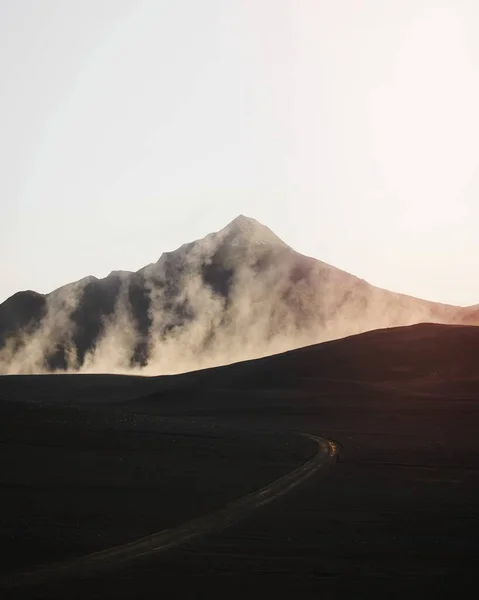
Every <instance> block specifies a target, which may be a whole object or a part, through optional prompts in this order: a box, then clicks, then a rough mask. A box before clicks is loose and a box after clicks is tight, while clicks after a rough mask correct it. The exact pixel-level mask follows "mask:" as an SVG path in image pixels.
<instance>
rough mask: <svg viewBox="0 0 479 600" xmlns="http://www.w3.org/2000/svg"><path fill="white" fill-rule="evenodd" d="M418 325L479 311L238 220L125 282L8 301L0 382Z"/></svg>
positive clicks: (1, 327)
mask: <svg viewBox="0 0 479 600" xmlns="http://www.w3.org/2000/svg"><path fill="white" fill-rule="evenodd" d="M419 322H436V323H468V324H475V323H479V309H478V307H471V308H469V309H463V308H459V307H454V306H448V305H443V304H437V303H432V302H426V301H423V300H419V299H416V298H412V297H408V296H404V295H401V294H395V293H393V292H389V291H386V290H382V289H379V288H376V287H374V286H371V285H369V284H368V283H367V282H365V281H364V280H361V279H358V278H357V277H354V276H353V275H350V274H348V273H346V272H344V271H341V270H339V269H336V268H335V267H332V266H330V265H328V264H326V263H323V262H321V261H318V260H315V259H313V258H309V257H306V256H303V255H301V254H299V253H297V252H295V251H294V250H293V249H292V248H291V247H289V246H288V245H286V244H285V243H284V242H282V241H281V240H280V239H279V238H278V237H277V236H276V235H275V234H274V233H273V232H272V231H270V230H269V229H268V228H267V227H265V226H263V225H261V224H260V223H258V222H257V221H255V220H254V219H249V218H247V217H243V216H240V217H238V218H236V219H235V220H234V221H233V222H232V223H230V224H229V225H228V226H227V227H225V228H224V229H222V230H221V231H219V232H216V233H212V234H210V235H208V236H206V237H205V238H204V239H202V240H198V241H195V242H192V243H189V244H185V245H183V246H181V247H180V248H179V249H178V250H176V251H174V252H166V253H164V254H163V255H162V256H161V257H160V259H159V260H158V261H157V262H156V263H153V264H150V265H148V266H146V267H144V268H143V269H140V270H139V271H138V272H136V273H132V272H124V271H114V272H112V273H110V275H108V277H106V278H104V279H97V278H95V277H87V278H85V279H82V280H80V281H78V282H75V283H71V284H68V285H66V286H64V287H61V288H59V289H57V290H55V291H53V292H52V293H50V294H48V295H41V294H37V293H35V292H32V291H26V292H20V293H18V294H15V295H14V296H12V297H11V298H9V299H8V300H7V301H6V302H4V303H3V304H2V305H0V373H34V372H37V373H38V372H46V371H59V370H60V371H64V370H73V371H86V372H126V371H130V370H141V371H142V372H143V373H145V374H160V373H175V372H180V371H185V370H191V369H197V368H201V367H206V366H214V365H218V364H225V363H230V362H234V361H238V360H243V359H249V358H255V357H259V356H263V355H267V354H272V353H275V352H280V351H283V350H287V349H291V348H295V347H299V346H304V345H307V344H312V343H316V342H320V341H325V340H329V339H334V338H339V337H344V336H346V335H350V334H354V333H359V332H362V331H367V330H371V329H378V328H382V327H391V326H397V325H409V324H413V323H419Z"/></svg>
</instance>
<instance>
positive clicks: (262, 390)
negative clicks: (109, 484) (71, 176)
mask: <svg viewBox="0 0 479 600" xmlns="http://www.w3.org/2000/svg"><path fill="white" fill-rule="evenodd" d="M478 351H479V330H478V329H477V328H474V327H447V326H433V325H421V326H414V327H410V328H398V329H391V330H384V331H377V332H371V333H368V334H363V335H360V336H356V337H353V338H349V339H345V340H341V341H337V342H331V343H328V344H323V345H320V346H314V347H310V348H306V349H303V350H298V351H294V352H291V353H288V354H284V355H280V356H277V357H271V358H267V359H263V360H260V361H254V362H250V363H241V364H238V365H232V366H230V367H224V368H221V369H213V370H210V371H205V372H201V373H192V374H188V375H185V376H179V377H176V378H160V379H151V380H138V382H137V383H134V382H133V381H132V380H129V381H130V383H129V384H128V385H130V386H131V393H130V392H128V394H126V393H125V394H123V397H122V398H121V399H120V400H119V402H118V403H117V404H115V402H114V396H115V394H114V393H113V392H111V393H110V392H108V389H109V387H108V386H113V387H111V388H110V389H114V388H115V386H118V382H119V380H117V379H115V378H112V379H108V378H105V379H97V380H96V381H95V380H90V382H89V383H88V380H87V379H80V380H79V379H77V378H76V377H71V378H64V379H58V378H50V377H48V378H44V379H42V381H41V382H39V381H36V382H35V379H28V378H6V379H3V380H0V393H1V395H2V396H3V397H8V398H9V402H7V403H3V404H2V406H3V409H2V410H3V411H4V415H3V418H2V438H3V439H5V435H7V436H8V435H11V438H10V439H7V440H6V441H7V442H8V443H7V444H6V445H4V447H6V448H7V451H8V452H10V454H9V455H8V456H7V457H6V458H5V459H4V461H3V462H2V464H5V465H7V467H8V465H12V464H13V463H14V462H15V461H17V462H18V461H20V463H21V464H22V465H23V466H22V468H21V469H20V471H19V472H20V473H23V475H22V476H24V477H26V478H27V479H28V478H29V482H30V483H29V485H30V486H32V489H33V488H35V486H36V487H37V488H38V486H40V487H41V485H44V481H45V478H48V467H47V464H48V461H47V460H43V459H42V457H41V455H40V454H38V453H37V452H35V454H36V457H35V460H36V461H37V462H36V463H35V465H36V466H35V468H34V469H32V472H29V471H28V469H27V468H26V467H25V463H28V460H26V457H27V455H26V454H25V453H24V450H23V449H22V450H19V449H18V446H19V445H21V444H20V442H19V438H21V436H22V435H26V436H27V437H28V436H30V439H31V438H32V436H34V435H38V436H40V437H42V436H44V437H43V438H42V439H52V435H53V437H55V436H56V439H57V440H59V445H58V448H57V450H54V449H53V447H50V449H49V450H48V451H49V452H51V453H52V455H54V456H56V455H58V454H61V453H64V452H65V447H66V446H68V444H69V443H70V442H71V443H72V444H73V445H74V442H73V441H72V440H74V439H75V436H77V437H78V439H80V438H81V440H82V441H81V443H80V442H79V444H80V445H81V446H82V448H83V449H84V451H85V452H86V451H87V450H86V449H87V448H89V447H90V446H91V449H92V457H94V458H92V459H91V461H93V462H89V463H87V462H85V461H87V460H88V459H87V458H86V457H85V455H84V454H83V455H82V456H81V457H77V462H76V463H75V472H76V473H77V477H79V478H80V479H81V477H82V476H83V475H81V474H82V473H83V471H82V465H85V464H89V466H90V469H91V472H89V474H88V477H89V478H95V477H98V479H99V480H101V479H102V477H103V478H106V479H108V480H109V481H113V480H114V478H115V477H117V478H118V480H121V478H122V477H123V478H126V479H127V487H128V489H129V493H131V494H132V495H131V501H130V504H129V505H128V510H127V509H126V508H125V504H124V503H123V504H122V501H119V500H120V498H122V497H124V495H125V494H124V492H122V493H119V491H118V490H115V491H111V494H110V495H108V494H107V495H106V496H103V492H102V493H96V495H95V494H93V495H92V496H91V497H90V502H91V504H90V505H89V506H90V508H89V509H88V510H89V511H90V512H88V511H87V513H88V514H85V517H84V522H83V523H80V526H79V529H78V531H79V536H80V537H81V538H83V542H82V544H83V545H82V544H79V545H78V546H77V547H76V549H75V553H81V552H86V551H87V549H89V550H90V551H91V550H93V549H94V547H95V542H94V538H93V536H91V535H89V534H88V530H89V528H92V523H94V522H95V519H97V520H98V521H99V524H97V529H98V530H100V531H107V532H108V531H109V532H110V533H108V535H110V536H117V539H120V538H121V537H123V539H124V540H126V539H127V538H128V536H129V535H131V534H132V532H133V531H132V530H133V529H134V528H135V527H138V524H139V523H141V527H145V528H148V525H149V526H150V527H151V529H150V531H149V532H152V531H155V530H158V528H161V527H164V526H167V527H169V526H171V524H173V523H174V521H175V518H176V519H177V522H176V523H175V524H177V523H178V519H183V518H185V519H186V518H187V517H188V515H189V516H193V513H195V511H196V514H200V513H201V511H206V510H210V509H212V508H214V506H219V505H221V504H222V503H223V502H229V501H231V500H232V499H234V497H236V498H237V497H239V496H240V495H241V494H242V493H243V492H246V493H247V491H246V490H247V489H248V488H249V489H252V488H255V489H258V488H260V487H261V486H262V485H264V484H265V483H266V480H272V479H274V478H275V477H277V476H281V475H282V474H283V473H285V472H286V471H288V469H289V470H291V469H292V468H294V466H293V464H296V465H297V464H298V463H300V462H301V461H304V460H305V459H307V458H309V457H310V456H311V454H312V453H313V452H314V450H313V449H312V448H311V446H308V444H307V441H306V440H304V439H303V438H301V437H300V436H298V435H296V434H293V433H287V432H294V431H304V432H308V433H311V434H313V435H321V436H325V437H326V438H330V439H333V440H336V441H337V442H338V443H339V444H340V459H339V462H338V463H337V464H335V465H334V467H333V468H331V469H329V470H328V472H327V473H326V474H325V476H323V477H311V478H309V479H308V480H307V481H306V482H304V483H303V484H302V485H301V486H299V487H297V488H295V489H294V490H292V491H291V492H290V493H288V494H287V495H284V496H282V497H281V498H279V499H277V500H276V501H275V502H273V503H271V504H268V505H265V506H263V507H260V508H258V509H257V510H256V511H255V512H253V513H251V514H250V515H249V516H248V517H246V518H245V519H244V520H241V521H238V522H237V523H235V524H234V525H232V526H231V527H229V528H227V529H224V530H222V531H217V532H213V533H210V534H206V535H204V536H202V537H199V538H197V539H195V540H192V541H190V542H188V543H185V544H184V545H181V546H178V547H177V548H175V549H172V550H170V551H167V552H164V553H161V554H157V555H153V556H149V557H146V558H144V559H142V560H138V561H135V562H132V563H131V564H122V565H121V568H118V569H115V568H114V566H112V568H111V569H110V570H106V571H103V572H100V573H96V574H91V575H89V576H85V577H80V578H78V577H73V578H64V579H60V580H52V581H49V582H45V583H43V584H41V585H39V586H36V587H24V588H17V589H9V590H8V593H9V594H12V596H14V597H19V598H20V597H25V598H40V597H43V598H64V597H68V598H153V597H158V595H159V594H161V593H163V592H165V591H166V590H168V589H169V590H173V592H174V595H176V596H178V597H194V596H195V595H196V594H198V595H202V596H206V595H207V596H208V597H244V595H245V594H248V595H252V596H253V597H259V596H260V595H265V594H268V595H270V594H275V595H279V594H281V593H283V594H284V593H286V594H288V595H290V594H291V595H294V596H295V597H312V598H318V597H319V598H329V597H331V598H335V597H346V596H349V595H350V594H351V593H355V594H356V595H358V594H359V595H360V596H361V595H366V594H367V595H369V596H375V597H382V596H383V595H384V594H388V596H390V597H403V594H405V593H408V594H409V595H410V596H411V595H412V596H413V597H422V598H424V597H434V598H442V597H449V596H450V595H451V594H455V595H457V594H458V593H460V592H461V591H462V590H463V589H464V590H465V589H466V588H467V586H470V585H471V584H475V583H477V575H476V571H477V567H478V566H479V565H478V559H477V556H476V554H477V553H476V547H477V537H478V533H479V527H478V524H479V503H478V500H479V470H478V469H479V449H478V444H477V425H478V423H479V419H478V418H479V397H478V392H479V377H478V374H477V362H476V361H477V356H478ZM100 385H102V386H103V388H102V391H101V394H99V396H95V392H94V390H95V388H96V387H97V386H100ZM49 386H51V388H50V389H51V390H52V391H51V392H49ZM135 386H137V390H138V395H137V396H136V395H135ZM79 387H83V389H84V390H85V389H88V390H89V391H88V394H86V393H84V396H83V397H84V402H86V403H88V405H89V408H88V410H82V411H79V410H78V409H72V408H65V407H63V406H61V405H60V404H61V400H62V398H61V396H62V394H60V393H59V389H61V390H62V392H63V395H64V398H66V399H67V398H68V397H70V398H72V397H73V396H72V394H73V395H75V394H76V398H75V402H80V400H81V393H79V392H78V389H79ZM127 387H128V386H127ZM98 389H99V388H98ZM126 396H128V397H126ZM47 397H51V398H52V399H53V400H55V402H56V403H57V405H56V406H50V407H49V408H46V407H45V406H44V404H45V399H46V398H47ZM102 397H103V398H105V399H106V400H107V401H108V403H107V404H102V402H101V399H102ZM27 398H30V399H31V400H32V402H33V404H31V405H25V404H23V403H22V404H18V401H19V400H21V399H27ZM35 400H36V402H35ZM40 405H43V406H40ZM5 407H8V410H9V411H10V414H8V410H7V408H5ZM25 407H28V410H29V411H31V412H30V414H29V417H28V419H30V424H31V429H30V430H29V429H28V427H26V425H25V423H26V421H25V419H26V420H27V421H28V419H27V418H26V417H25V410H26V408H25ZM16 411H17V412H16ZM91 411H94V412H93V413H92V412H91ZM52 414H55V415H57V416H56V417H55V419H57V420H58V421H59V423H54V429H55V433H54V434H52V430H51V429H48V427H49V425H48V421H49V420H50V421H51V420H52V417H51V416H47V415H52ZM60 414H62V415H65V416H64V417H63V416H62V417H59V416H58V415H60ZM89 414H90V415H91V414H94V415H95V417H94V418H93V417H92V418H91V423H99V422H102V423H103V425H102V434H101V436H99V439H101V442H100V441H99V440H98V439H97V438H95V434H94V431H95V427H94V426H93V425H91V423H90V424H89V422H88V419H89V418H90V417H87V415H89ZM73 415H75V416H73ZM122 415H123V416H122ZM133 415H136V416H133ZM62 419H63V420H64V421H62ZM85 419H86V421H85ZM121 419H124V423H129V424H128V426H126V425H125V424H122V426H121V427H120V428H119V429H118V432H117V431H116V429H115V427H116V426H115V427H111V426H110V425H108V423H110V422H115V423H119V422H120V421H121ZM22 420H23V421H22ZM66 422H67V423H68V426H67V423H66ZM131 422H134V423H135V425H134V426H132V425H131ZM15 423H17V425H18V427H17V429H15ZM60 424H61V427H60V426H59V425H60ZM52 427H53V426H52ZM65 427H67V428H66V429H65ZM134 428H137V434H138V432H139V431H140V430H141V431H142V432H143V433H142V435H141V436H140V435H136V437H135V434H134V433H133V432H132V431H131V430H132V429H134ZM210 428H211V429H210ZM168 429H169V431H170V432H172V431H174V432H175V435H174V436H171V437H170V442H166V441H165V440H166V438H167V437H168V436H167V435H166V434H167V433H168ZM107 430H108V431H110V430H111V431H110V433H109V436H110V437H108V436H106V437H105V435H104V432H105V431H107ZM193 430H194V431H195V434H197V435H198V437H196V438H192V437H190V438H188V439H189V440H193V439H194V440H195V441H194V442H193V441H191V445H188V444H190V442H188V443H186V442H184V443H183V441H182V442H181V448H182V450H181V451H180V453H179V454H178V449H177V448H175V449H173V447H172V446H173V442H171V439H174V438H175V437H176V439H177V440H178V439H180V437H181V436H180V435H178V432H181V433H182V434H183V433H184V434H186V433H189V434H191V433H192V431H193ZM25 431H27V432H28V431H30V433H27V434H25V433H24V432H25ZM33 431H35V434H34V433H33ZM62 431H65V432H67V433H66V434H65V439H64V440H63V441H62V440H61V432H62ZM146 431H150V434H149V435H147V434H146ZM207 432H208V434H207ZM212 432H215V433H214V435H215V436H217V437H216V438H215V441H214V442H213V441H210V442H208V441H207V440H208V439H210V438H208V437H207V435H211V434H212ZM14 438H15V439H16V440H17V442H18V445H17V446H15V439H14ZM147 438H148V440H152V441H149V442H145V440H146V439H147ZM182 439H185V438H184V437H183V438H182ZM95 440H96V441H95ZM140 440H142V441H141V443H140ZM300 440H301V441H300ZM24 441H25V440H24ZM174 443H177V442H174ZM95 444H96V445H95ZM208 444H210V446H208ZM99 446H100V447H101V451H100V450H99ZM140 448H141V450H140ZM94 449H95V450H94ZM68 452H69V453H70V454H69V456H73V455H74V453H73V449H72V448H70V449H69V450H68ZM55 453H56V454H55ZM106 455H109V456H110V460H112V461H113V462H114V460H113V458H111V457H123V460H126V461H127V464H128V466H127V467H126V468H121V467H119V466H118V467H117V471H116V475H114V474H112V473H114V472H112V470H111V469H112V468H113V467H112V464H113V462H112V463H111V464H110V463H108V460H106V459H105V458H104V457H105V456H106ZM4 456H5V455H4ZM97 457H101V460H98V459H97ZM55 460H59V459H55ZM22 461H23V462H22ZM102 461H106V462H102ZM128 461H131V462H128ZM68 462H69V463H70V461H68ZM172 465H176V467H174V468H173V467H172ZM180 466H181V476H179V477H177V478H176V479H175V475H174V473H176V472H178V471H177V469H178V468H180ZM156 471H158V475H157V477H158V479H157V480H155V479H154V478H155V472H156ZM5 472H7V473H8V468H7V471H5V470H4V469H2V473H5ZM65 472H66V473H67V472H69V469H67V468H66V467H65ZM50 475H51V474H50ZM85 477H86V476H85ZM2 478H3V486H2V490H3V494H4V496H3V498H5V495H7V496H8V494H12V493H13V491H12V490H14V489H15V485H16V486H17V489H18V487H21V486H19V482H17V483H16V484H15V485H14V484H13V482H12V481H8V480H5V475H2ZM147 482H148V485H147ZM155 482H156V483H155ZM27 483H28V482H27V480H25V481H24V484H23V485H26V484H27ZM78 483H79V485H78V486H77V488H75V491H73V490H69V489H68V481H65V482H63V483H62V484H61V485H59V486H58V491H57V493H58V497H61V496H62V495H63V497H64V501H62V502H63V505H64V506H66V505H67V498H68V502H70V501H74V500H73V499H74V498H75V496H76V494H77V493H79V491H78V490H79V488H81V487H82V485H80V484H81V483H82V482H81V481H79V482H78ZM124 483H125V482H124ZM148 486H150V487H148ZM155 486H156V487H157V489H156V491H155V489H154V488H155ZM162 486H163V487H162ZM160 488H161V489H162V492H163V493H160V492H159V490H160ZM186 490H188V493H187V494H186V497H185V491H186ZM30 491H31V490H30ZM81 493H85V490H83V491H82V492H81ZM38 494H39V492H38V490H36V491H35V492H34V494H33V496H32V502H31V503H30V504H28V502H27V501H26V500H25V503H24V505H23V506H22V507H21V508H19V504H18V502H17V501H13V500H12V501H11V502H10V505H9V507H8V508H7V511H6V512H7V513H10V514H11V515H14V518H13V520H10V519H8V518H7V517H5V519H6V520H5V522H4V524H2V534H3V536H4V537H3V540H2V545H3V546H4V547H5V546H6V545H7V544H8V546H9V547H12V548H15V547H16V548H17V558H16V559H13V558H12V564H11V565H10V566H11V569H10V570H9V568H6V569H4V572H7V573H9V572H12V571H13V570H14V569H13V567H14V566H15V567H19V566H21V565H20V563H22V562H23V563H24V565H26V564H29V565H32V564H35V563H37V562H38V560H39V556H38V554H37V553H36V552H35V549H33V550H31V553H30V554H29V550H26V551H22V546H24V547H30V543H29V542H28V540H29V538H28V535H29V533H28V531H29V528H30V529H31V528H32V527H34V526H36V527H37V528H38V531H37V533H38V532H43V533H42V535H43V537H44V538H45V539H46V540H52V539H57V538H56V537H55V533H54V532H53V531H52V529H51V519H52V518H53V517H52V516H50V517H48V518H46V520H45V521H44V529H43V530H42V523H41V522H40V521H39V520H38V511H40V510H43V509H42V508H41V505H40V504H38V502H39V500H38V498H39V497H40V496H39V495H38ZM150 495H152V497H153V498H154V500H151V501H150V502H149V501H148V497H149V496H150ZM105 498H106V500H105ZM168 498H169V500H168ZM118 502H119V504H117V503H118ZM188 502H190V504H189V505H188ZM2 505H3V506H5V502H2ZM122 506H123V508H119V507H122ZM36 511H37V512H36ZM115 511H119V512H118V513H117V514H116V516H115ZM122 511H126V512H122ZM188 511H189V512H188ZM73 512H74V511H73ZM55 514H56V513H55ZM15 515H16V516H15ZM135 515H136V516H135ZM175 515H176V517H175ZM15 519H16V521H15ZM22 519H23V521H22ZM48 519H50V521H49V520H48ZM108 519H110V525H109V524H108V523H106V524H105V523H104V521H105V520H107V521H108ZM136 519H138V520H137V521H136V525H135V520H136ZM155 519H156V520H155ZM15 522H16V523H17V529H15V530H14V531H12V530H9V529H8V527H12V528H13V527H14V525H11V524H12V523H15ZM112 523H114V524H116V525H117V528H116V529H115V527H111V524H112ZM9 524H10V525H9ZM35 524H36V525H35ZM47 525H48V526H47ZM135 531H136V530H135ZM39 537H41V536H39ZM107 541H108V542H110V541H111V540H110V539H108V540H107ZM68 544H70V540H68ZM80 546H81V547H80ZM104 547H105V546H104ZM39 548H40V546H38V549H39ZM62 548H63V549H62ZM64 548H66V544H65V546H62V542H61V540H60V542H58V546H56V550H55V551H56V552H63V551H64ZM52 557H53V555H52ZM42 558H43V557H42ZM13 563H15V564H14V565H13ZM472 589H474V588H472ZM294 596H293V597H294Z"/></svg>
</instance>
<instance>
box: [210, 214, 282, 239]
mask: <svg viewBox="0 0 479 600" xmlns="http://www.w3.org/2000/svg"><path fill="white" fill-rule="evenodd" d="M220 233H222V234H224V235H225V237H228V238H233V239H238V238H240V239H242V240H243V241H245V242H251V243H256V244H257V243H260V244H271V243H274V244H281V245H283V246H285V245H286V244H285V243H284V242H283V241H282V240H281V239H280V238H279V237H278V236H277V235H276V234H275V233H274V232H273V231H271V229H269V228H268V227H266V225H263V224H262V223H260V222H259V221H257V220H256V219H253V218H251V217H246V216H245V215H238V216H237V217H236V218H235V219H233V221H231V223H229V225H227V226H226V227H225V228H224V229H222V230H221V232H220Z"/></svg>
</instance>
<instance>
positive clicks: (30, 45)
mask: <svg viewBox="0 0 479 600" xmlns="http://www.w3.org/2000/svg"><path fill="white" fill-rule="evenodd" d="M478 30H479V3H478V2H477V0H443V1H441V0H429V1H427V0H397V1H395V0H388V1H384V0H361V1H358V0H201V1H199V0H169V1H164V0H163V1H162V0H143V1H140V0H138V1H132V0H0V41H1V52H0V86H1V87H0V160H1V164H2V167H3V168H2V176H1V178H0V202H1V213H0V260H1V269H2V271H1V278H0V301H2V300H4V299H5V298H6V297H7V296H9V295H11V294H13V293H14V292H16V291H18V290H19V289H35V290H37V291H40V292H48V291H51V290H52V289H54V288H56V287H58V286H60V285H62V284H64V283H67V282H69V281H72V280H76V279H79V278H81V277H83V276H85V275H88V274H93V275H96V276H98V277H103V276H105V275H107V274H108V273H109V272H110V271H111V270H113V269H128V270H137V269H139V268H140V267H142V266H143V265H145V264H147V263H150V262H153V261H156V260H157V259H158V257H159V256H160V254H161V253H162V252H163V251H165V250H172V249H174V248H176V247H177V246H179V245H180V244H182V243H183V242H186V241H190V240H192V239H195V238H198V237H202V236H204V235H205V234H206V233H209V232H210V231H214V230H217V229H220V228H222V227H223V226H224V225H226V224H227V223H228V222H229V221H231V220H232V219H233V218H234V217H235V216H236V215H238V214H239V213H243V214H246V215H248V216H252V217H255V218H256V219H258V220H259V221H261V222H263V223H264V224H265V225H268V226H269V227H270V228H271V229H273V230H274V231H275V232H276V233H277V234H278V235H279V236H280V237H282V238H283V239H284V240H285V241H286V242H287V243H289V244H290V245H292V246H293V247H294V248H295V249H297V250H299V251H300V252H303V253H305V254H308V255H311V256H314V257H316V258H319V259H321V260H324V261H326V262H329V263H331V264H333V265H335V266H338V267H341V268H343V269H345V270H347V271H349V272H352V273H354V274H356V275H358V276H360V277H363V278H364V279H366V280H368V281H370V282H371V283H373V284H376V285H379V286H382V287H386V288H389V289H392V290H395V291H400V292H404V293H409V294H412V295H417V296H420V297H425V298H429V299H432V300H438V301H444V302H451V303H457V304H476V303H479V277H478V274H479V233H478V225H479V108H478V107H479V37H478V35H477V32H478Z"/></svg>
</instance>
